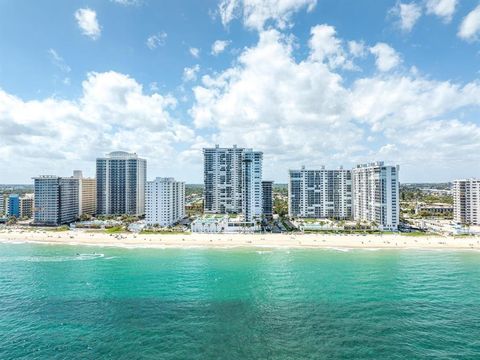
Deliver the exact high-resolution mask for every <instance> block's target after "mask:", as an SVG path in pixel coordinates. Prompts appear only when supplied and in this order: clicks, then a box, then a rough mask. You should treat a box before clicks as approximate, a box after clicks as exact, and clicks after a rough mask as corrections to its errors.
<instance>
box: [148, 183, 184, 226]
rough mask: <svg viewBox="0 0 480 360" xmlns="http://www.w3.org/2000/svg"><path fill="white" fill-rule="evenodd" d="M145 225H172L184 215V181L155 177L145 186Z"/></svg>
mask: <svg viewBox="0 0 480 360" xmlns="http://www.w3.org/2000/svg"><path fill="white" fill-rule="evenodd" d="M145 199H146V204H145V220H146V223H147V225H158V226H162V227H165V226H172V225H174V224H175V223H177V222H178V221H180V220H182V219H183V218H184V217H185V183H184V182H181V181H175V179H174V178H161V177H157V178H156V179H155V180H153V181H148V182H147V186H146V196H145Z"/></svg>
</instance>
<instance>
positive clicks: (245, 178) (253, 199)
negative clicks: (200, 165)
mask: <svg viewBox="0 0 480 360" xmlns="http://www.w3.org/2000/svg"><path fill="white" fill-rule="evenodd" d="M203 155H204V183H205V190H204V210H205V212H206V213H217V214H226V213H234V214H239V213H244V216H245V218H246V220H247V221H251V219H253V217H255V216H259V215H261V211H262V210H261V209H262V185H261V181H262V162H263V154H262V153H261V152H258V151H253V150H252V149H244V148H238V147H237V146H236V145H234V146H233V147H232V148H220V147H219V146H218V145H217V146H216V147H215V148H206V149H203Z"/></svg>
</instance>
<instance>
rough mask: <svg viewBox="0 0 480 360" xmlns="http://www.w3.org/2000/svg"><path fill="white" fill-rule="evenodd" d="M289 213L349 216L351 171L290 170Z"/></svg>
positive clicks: (300, 215)
mask: <svg viewBox="0 0 480 360" xmlns="http://www.w3.org/2000/svg"><path fill="white" fill-rule="evenodd" d="M288 214H289V216H290V217H302V218H324V219H327V218H328V219H350V218H351V217H352V172H351V171H350V170H345V169H342V168H340V169H337V170H328V169H325V167H324V166H322V167H321V168H320V169H316V170H309V169H305V167H302V168H301V169H300V170H290V171H289V182H288Z"/></svg>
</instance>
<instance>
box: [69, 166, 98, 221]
mask: <svg viewBox="0 0 480 360" xmlns="http://www.w3.org/2000/svg"><path fill="white" fill-rule="evenodd" d="M73 177H74V178H75V179H77V180H78V215H79V216H81V215H84V214H85V215H95V214H96V213H97V180H96V179H95V178H85V177H83V173H82V171H81V170H75V171H74V172H73Z"/></svg>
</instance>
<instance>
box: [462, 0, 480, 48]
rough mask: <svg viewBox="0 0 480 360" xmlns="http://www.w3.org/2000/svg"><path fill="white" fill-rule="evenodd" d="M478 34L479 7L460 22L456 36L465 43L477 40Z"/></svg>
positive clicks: (479, 26)
mask: <svg viewBox="0 0 480 360" xmlns="http://www.w3.org/2000/svg"><path fill="white" fill-rule="evenodd" d="M479 32H480V5H478V6H477V7H476V8H475V9H473V10H472V11H471V12H469V13H468V15H467V16H465V18H464V19H463V20H462V23H461V24H460V29H459V30H458V36H459V37H460V38H462V39H464V40H467V41H474V40H477V39H478V33H479Z"/></svg>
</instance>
